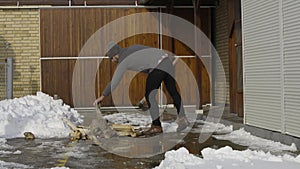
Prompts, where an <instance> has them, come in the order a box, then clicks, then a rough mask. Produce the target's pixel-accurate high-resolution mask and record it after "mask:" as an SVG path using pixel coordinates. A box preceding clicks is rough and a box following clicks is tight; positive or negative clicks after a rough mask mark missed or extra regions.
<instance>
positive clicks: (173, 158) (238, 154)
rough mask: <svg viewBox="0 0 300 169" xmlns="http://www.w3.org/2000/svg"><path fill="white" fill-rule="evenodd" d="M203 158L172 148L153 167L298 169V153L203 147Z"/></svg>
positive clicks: (299, 165) (182, 149)
mask: <svg viewBox="0 0 300 169" xmlns="http://www.w3.org/2000/svg"><path fill="white" fill-rule="evenodd" d="M201 153H202V155H203V158H200V157H197V156H195V155H193V154H190V153H189V152H188V150H187V149H186V148H183V147H182V148H180V149H178V150H176V151H175V150H172V151H168V152H166V153H165V159H164V160H163V161H162V162H161V163H160V165H159V166H157V167H155V169H198V168H216V169H223V168H224V169H225V168H226V169H236V168H243V169H250V168H251V169H254V168H255V169H257V168H264V169H281V168H289V169H298V168H299V167H300V161H299V159H300V155H299V156H298V157H293V156H290V155H284V156H274V155H272V154H270V153H264V152H263V151H252V150H249V149H248V150H245V151H236V150H233V149H232V148H231V147H228V146H226V147H223V148H220V149H217V150H215V149H212V148H205V149H203V150H202V151H201Z"/></svg>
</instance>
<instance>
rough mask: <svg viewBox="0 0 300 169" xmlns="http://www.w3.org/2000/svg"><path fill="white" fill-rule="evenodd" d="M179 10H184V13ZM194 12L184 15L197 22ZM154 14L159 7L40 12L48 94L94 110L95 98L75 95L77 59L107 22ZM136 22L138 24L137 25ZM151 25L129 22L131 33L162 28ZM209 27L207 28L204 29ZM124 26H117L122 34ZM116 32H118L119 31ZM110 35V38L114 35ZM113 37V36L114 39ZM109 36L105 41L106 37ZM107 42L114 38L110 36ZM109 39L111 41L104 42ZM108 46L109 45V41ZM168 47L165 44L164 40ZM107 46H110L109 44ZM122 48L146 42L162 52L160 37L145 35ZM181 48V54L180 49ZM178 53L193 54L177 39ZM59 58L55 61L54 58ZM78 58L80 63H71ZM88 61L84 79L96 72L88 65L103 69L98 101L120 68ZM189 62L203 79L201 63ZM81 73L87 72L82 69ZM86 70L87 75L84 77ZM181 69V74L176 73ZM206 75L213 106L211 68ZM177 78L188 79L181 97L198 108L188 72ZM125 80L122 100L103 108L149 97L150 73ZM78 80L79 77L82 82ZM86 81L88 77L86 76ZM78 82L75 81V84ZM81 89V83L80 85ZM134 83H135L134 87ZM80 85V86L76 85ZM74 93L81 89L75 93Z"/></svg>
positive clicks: (108, 100)
mask: <svg viewBox="0 0 300 169" xmlns="http://www.w3.org/2000/svg"><path fill="white" fill-rule="evenodd" d="M178 10H179V9H178ZM189 10H190V12H189V13H182V12H180V11H178V13H181V14H182V15H183V14H184V16H187V17H188V18H189V19H192V18H193V16H190V15H193V12H192V11H193V9H189ZM148 11H154V12H155V11H158V9H146V8H87V9H84V8H69V9H62V8H60V9H53V8H49V9H40V36H41V38H40V39H41V57H42V59H41V69H42V70H41V74H42V91H43V92H45V93H48V94H50V95H54V94H58V96H59V97H60V98H62V99H63V100H64V102H65V103H67V104H70V105H71V106H74V102H76V107H89V106H92V103H93V101H94V100H93V99H95V98H93V99H91V97H90V96H84V95H80V97H78V96H73V94H72V80H73V79H72V78H73V71H74V67H75V64H76V57H77V56H78V55H79V53H80V50H81V49H82V47H83V45H84V44H85V43H86V42H87V40H88V39H89V38H90V37H91V36H92V35H93V34H94V33H95V32H96V31H97V30H99V28H101V27H102V26H104V25H105V24H107V23H109V22H111V21H113V20H115V19H117V18H120V17H122V16H126V15H129V14H134V13H140V12H148ZM188 18H187V19H188ZM133 22H134V21H133ZM144 22H145V24H143V25H139V27H138V28H137V27H134V26H132V24H127V25H126V26H127V27H126V29H128V31H135V29H147V26H145V25H147V24H151V25H152V26H153V25H154V26H156V25H157V28H159V22H158V21H147V20H146V21H144ZM203 27H205V26H203ZM118 29H119V28H118V27H115V28H114V31H115V30H118ZM114 31H112V32H114ZM108 36H110V35H108ZM111 36H113V35H111ZM104 38H105V37H104ZM107 39H109V38H108V37H107ZM104 41H105V40H104ZM107 42H108V41H107ZM162 43H163V46H165V43H166V42H165V41H163V42H162ZM106 44H107V43H106ZM106 44H105V45H101V44H95V45H96V48H97V47H106ZM119 44H120V46H121V47H128V46H130V45H133V44H144V45H147V46H152V47H156V48H159V46H160V41H159V35H157V34H139V35H135V36H131V37H128V38H126V39H124V40H122V41H121V42H119ZM174 49H175V50H174ZM174 49H173V50H170V51H171V52H173V53H175V54H176V55H177V54H178V55H193V53H192V52H190V51H189V50H188V49H187V47H185V46H184V45H183V44H182V43H180V42H177V41H175V45H174ZM104 54H105V53H95V54H94V55H92V56H97V57H98V56H103V55H104ZM54 57H55V58H54ZM62 57H68V59H60V58H62ZM70 57H74V59H70ZM83 60H85V61H84V63H83V65H82V73H80V77H81V76H82V77H83V76H88V74H87V73H86V72H89V71H90V72H92V71H93V70H89V71H87V70H84V69H86V67H88V65H92V64H99V63H100V61H101V63H100V65H99V69H98V71H97V74H96V81H95V95H96V97H98V96H100V95H101V93H102V91H103V90H104V88H105V87H106V84H107V83H108V82H109V81H110V80H111V78H112V76H113V73H114V71H115V69H116V64H115V63H111V62H110V61H109V60H108V59H103V60H101V59H97V58H95V59H83ZM182 61H183V62H184V63H186V64H187V65H188V66H189V67H190V70H191V71H192V72H193V74H195V76H196V77H195V78H197V71H198V70H197V64H196V63H197V62H196V61H195V59H190V58H187V59H182ZM80 70H81V69H80ZM84 72H85V73H84ZM177 72H178V70H176V73H177ZM201 72H202V74H204V75H205V74H206V76H205V79H204V82H205V85H204V86H205V89H202V91H205V97H204V98H205V100H207V102H209V100H210V93H209V88H210V87H209V78H208V76H207V73H206V72H205V70H201ZM177 75H178V76H177ZM177 75H176V76H177V77H178V78H179V79H180V78H182V80H181V81H184V80H185V85H184V86H186V89H181V94H182V97H183V100H184V103H185V104H195V99H191V98H196V97H191V96H192V95H195V91H196V89H191V88H188V87H189V81H187V80H186V79H184V78H185V76H184V72H180V71H179V72H178V73H177ZM124 76H125V77H123V80H122V81H121V82H120V84H119V86H120V87H118V88H117V89H116V93H118V95H119V96H118V97H114V99H113V100H112V97H107V98H106V99H105V100H104V102H103V105H104V106H111V105H113V104H117V105H118V106H128V105H136V104H137V103H138V102H139V101H140V100H141V99H142V98H143V96H144V92H145V80H146V75H144V74H141V73H139V74H136V75H135V74H133V73H132V72H128V73H126V74H125V75H124ZM132 76H135V77H134V78H133V80H132V81H130V82H128V80H126V79H128V78H129V77H132ZM80 77H78V78H79V79H81V78H80ZM83 79H84V78H83ZM73 83H74V82H73ZM76 83H79V85H76V86H81V87H83V86H82V85H80V84H81V83H82V81H81V80H79V81H78V82H76ZM128 83H129V84H128ZM125 85H129V91H128V90H124V89H123V88H122V86H125ZM73 87H74V86H73ZM73 90H77V89H74V88H73ZM126 92H129V97H130V99H129V100H128V99H126V97H125V96H126V94H127V93H126Z"/></svg>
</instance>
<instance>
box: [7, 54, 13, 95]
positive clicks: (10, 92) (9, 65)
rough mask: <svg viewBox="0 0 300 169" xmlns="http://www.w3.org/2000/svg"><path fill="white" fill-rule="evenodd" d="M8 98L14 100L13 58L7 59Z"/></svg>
mask: <svg viewBox="0 0 300 169" xmlns="http://www.w3.org/2000/svg"><path fill="white" fill-rule="evenodd" d="M6 63H7V67H6V72H7V76H6V78H7V79H6V82H7V83H6V85H7V87H6V98H7V99H12V98H13V58H6Z"/></svg>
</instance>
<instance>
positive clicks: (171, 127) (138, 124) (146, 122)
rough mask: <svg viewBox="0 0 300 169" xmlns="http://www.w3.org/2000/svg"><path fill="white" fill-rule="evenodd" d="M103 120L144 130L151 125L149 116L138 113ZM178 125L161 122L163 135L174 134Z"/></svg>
mask: <svg viewBox="0 0 300 169" xmlns="http://www.w3.org/2000/svg"><path fill="white" fill-rule="evenodd" d="M103 118H104V119H106V120H108V121H109V122H111V123H114V124H126V125H132V126H135V128H146V127H150V125H151V122H152V120H151V117H150V115H143V114H140V113H129V112H128V113H114V114H110V115H106V116H103ZM177 127H178V125H177V123H175V122H172V123H168V122H162V128H163V131H164V133H171V132H176V129H177Z"/></svg>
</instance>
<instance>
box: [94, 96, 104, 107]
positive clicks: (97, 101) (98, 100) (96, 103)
mask: <svg viewBox="0 0 300 169" xmlns="http://www.w3.org/2000/svg"><path fill="white" fill-rule="evenodd" d="M104 97H105V96H103V95H102V96H100V97H99V98H98V99H96V100H95V101H94V104H93V105H94V106H97V105H98V104H99V103H101V102H102V101H103V99H104Z"/></svg>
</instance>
